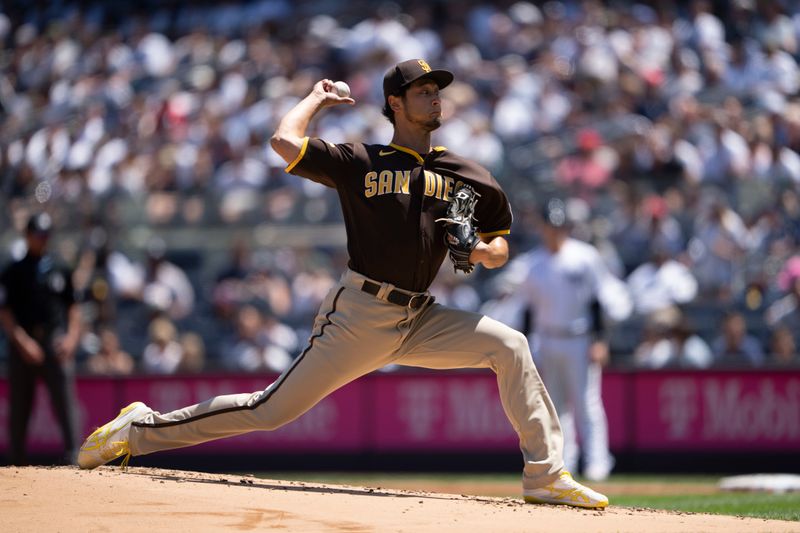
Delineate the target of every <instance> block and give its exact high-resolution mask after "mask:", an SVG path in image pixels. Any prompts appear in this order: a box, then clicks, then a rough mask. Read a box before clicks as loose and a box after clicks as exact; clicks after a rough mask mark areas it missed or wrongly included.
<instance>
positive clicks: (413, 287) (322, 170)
mask: <svg viewBox="0 0 800 533" xmlns="http://www.w3.org/2000/svg"><path fill="white" fill-rule="evenodd" d="M286 172H290V173H292V174H296V175H298V176H302V177H304V178H308V179H311V180H313V181H316V182H318V183H322V184H323V185H326V186H328V187H332V188H335V189H336V191H337V192H338V194H339V198H340V201H341V204H342V212H343V214H344V222H345V228H346V230H347V248H348V253H349V255H350V262H349V265H348V266H349V267H350V268H351V269H352V270H354V271H356V272H360V273H362V274H364V275H365V276H367V277H369V278H372V279H375V280H379V281H383V282H387V283H391V284H393V285H395V286H397V287H400V288H403V289H406V290H409V291H414V292H423V291H425V290H427V289H428V287H429V286H430V284H431V282H432V281H433V279H434V277H436V273H437V272H438V271H439V267H440V266H441V264H442V261H443V260H444V258H445V256H446V254H447V246H446V244H445V243H444V232H445V229H444V224H442V223H437V222H436V219H438V218H441V217H444V216H445V213H446V210H447V205H448V203H449V201H450V196H451V194H452V193H453V191H454V190H456V189H457V188H458V186H459V185H460V184H461V183H463V184H466V185H471V186H472V187H473V188H474V189H475V191H476V192H477V193H478V194H480V197H479V199H478V203H477V205H476V209H475V218H476V226H477V228H478V231H479V233H480V235H481V237H491V236H495V235H504V234H507V233H509V232H510V228H511V220H512V216H511V208H510V206H509V203H508V198H507V197H506V195H505V193H504V192H503V190H502V189H501V188H500V185H499V184H498V183H497V181H496V180H495V179H494V177H492V175H491V174H490V173H489V171H488V170H486V169H485V168H483V167H482V166H480V165H478V164H477V163H475V162H473V161H470V160H468V159H466V158H463V157H460V156H458V155H456V154H454V153H453V152H451V151H449V150H447V149H446V148H444V147H441V146H437V147H436V148H434V149H432V150H431V151H430V152H429V153H428V154H426V155H424V156H423V155H420V154H418V153H417V152H415V151H414V150H411V149H410V148H406V147H404V146H400V145H397V144H390V145H388V146H387V145H367V144H361V143H347V144H331V143H328V142H325V141H323V140H321V139H311V138H308V137H306V138H305V139H304V141H303V145H302V148H301V150H300V153H299V154H298V156H297V158H296V159H295V160H294V161H292V163H291V164H290V165H289V166H288V167H286Z"/></svg>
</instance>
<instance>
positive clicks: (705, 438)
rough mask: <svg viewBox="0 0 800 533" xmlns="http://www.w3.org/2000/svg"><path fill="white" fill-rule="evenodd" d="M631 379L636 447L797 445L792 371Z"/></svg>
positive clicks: (799, 383)
mask: <svg viewBox="0 0 800 533" xmlns="http://www.w3.org/2000/svg"><path fill="white" fill-rule="evenodd" d="M632 377H633V378H634V384H635V385H634V390H633V395H634V398H635V402H636V403H635V408H634V411H635V415H634V417H633V424H634V430H633V437H634V441H633V442H632V447H633V448H635V449H641V450H716V449H727V450H741V451H745V450H792V449H794V450H798V449H800V374H798V373H797V372H793V373H785V372H763V373H761V372H750V373H722V372H715V373H674V374H673V373H648V374H638V375H634V376H632Z"/></svg>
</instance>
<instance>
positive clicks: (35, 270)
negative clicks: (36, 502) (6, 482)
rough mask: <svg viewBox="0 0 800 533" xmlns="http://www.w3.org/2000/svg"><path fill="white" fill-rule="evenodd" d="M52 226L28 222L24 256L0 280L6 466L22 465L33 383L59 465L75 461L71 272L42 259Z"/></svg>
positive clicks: (46, 220) (42, 217) (39, 217)
mask: <svg viewBox="0 0 800 533" xmlns="http://www.w3.org/2000/svg"><path fill="white" fill-rule="evenodd" d="M52 225H53V224H52V220H51V218H50V216H49V215H48V214H46V213H40V214H36V215H34V216H32V217H31V218H30V219H29V221H28V225H27V227H26V229H25V242H26V244H27V254H26V255H25V257H24V258H22V259H21V260H19V261H15V262H14V263H12V264H11V265H9V266H8V267H6V269H5V270H3V272H2V274H0V325H2V328H3V331H4V332H5V334H6V338H7V339H8V342H9V348H10V350H9V352H10V357H9V362H8V383H9V392H10V402H9V403H10V409H11V412H10V416H9V435H10V437H11V439H10V440H11V458H10V459H11V462H12V463H13V464H15V465H24V464H27V461H28V459H27V455H26V452H25V435H26V433H27V430H28V421H29V419H30V416H31V411H32V409H33V400H34V393H35V392H36V380H37V379H38V378H41V379H42V380H44V383H45V385H46V386H47V390H48V391H49V393H50V403H51V404H52V406H53V413H54V414H55V415H56V419H57V420H58V424H59V426H60V428H61V436H62V439H63V443H64V461H65V462H66V463H68V464H70V463H74V462H75V459H76V451H77V450H76V446H77V445H76V438H77V431H76V429H77V428H76V410H75V361H74V359H73V355H74V353H75V349H76V348H77V346H78V342H79V340H80V326H81V324H80V310H79V307H78V305H77V304H76V301H75V295H74V292H73V289H72V272H70V271H69V270H68V269H66V268H64V267H61V266H59V265H58V264H57V262H56V260H55V259H54V257H53V256H52V255H50V254H48V253H47V243H48V241H49V239H50V232H51V230H52Z"/></svg>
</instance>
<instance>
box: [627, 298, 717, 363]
mask: <svg viewBox="0 0 800 533" xmlns="http://www.w3.org/2000/svg"><path fill="white" fill-rule="evenodd" d="M713 362H714V355H713V354H712V352H711V348H710V347H709V346H708V344H707V343H706V341H704V340H703V339H702V338H701V337H700V336H699V335H697V334H696V333H695V332H694V331H693V330H692V329H691V327H690V326H689V323H688V321H687V320H686V318H685V317H683V316H682V314H681V312H680V310H679V309H678V308H677V307H674V306H673V307H665V308H663V309H660V310H658V311H656V312H654V313H653V314H651V315H650V316H649V317H648V319H647V321H646V324H645V330H644V340H643V341H642V343H641V344H639V346H638V347H637V348H636V351H635V352H634V364H635V365H636V366H637V367H639V368H648V369H656V368H708V367H709V366H711V364H712V363H713Z"/></svg>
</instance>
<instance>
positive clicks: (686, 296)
mask: <svg viewBox="0 0 800 533" xmlns="http://www.w3.org/2000/svg"><path fill="white" fill-rule="evenodd" d="M627 283H628V289H629V290H630V293H631V295H632V296H633V302H634V308H635V309H636V312H637V313H639V314H640V315H645V316H646V315H649V314H651V313H655V312H657V311H660V310H662V309H666V308H668V307H671V306H673V305H680V304H685V303H688V302H691V301H692V300H693V299H694V297H695V296H696V295H697V280H696V279H695V277H694V275H693V274H692V272H691V270H689V269H688V268H687V267H686V265H684V264H683V263H681V262H679V261H676V260H674V259H671V258H670V257H669V255H668V254H667V252H666V250H664V249H663V248H660V247H656V248H654V249H653V252H652V255H651V258H650V261H648V262H647V263H644V264H642V265H640V266H639V267H638V268H637V269H636V270H634V271H633V272H631V274H630V276H628V279H627Z"/></svg>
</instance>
